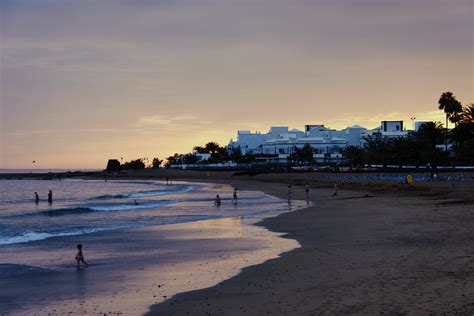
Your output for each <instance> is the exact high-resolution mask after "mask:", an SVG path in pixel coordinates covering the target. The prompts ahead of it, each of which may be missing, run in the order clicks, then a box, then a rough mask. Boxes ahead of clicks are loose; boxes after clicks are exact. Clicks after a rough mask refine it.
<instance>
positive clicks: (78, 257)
mask: <svg viewBox="0 0 474 316" xmlns="http://www.w3.org/2000/svg"><path fill="white" fill-rule="evenodd" d="M75 259H76V262H77V267H78V268H79V267H80V263H81V261H82V263H84V265H85V266H86V267H87V266H88V264H87V262H85V261H84V255H83V254H82V245H81V244H78V245H77V255H76V257H75Z"/></svg>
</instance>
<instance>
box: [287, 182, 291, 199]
mask: <svg viewBox="0 0 474 316" xmlns="http://www.w3.org/2000/svg"><path fill="white" fill-rule="evenodd" d="M286 194H287V195H288V203H291V185H289V186H288V191H287V192H286Z"/></svg>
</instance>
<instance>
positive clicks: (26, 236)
mask: <svg viewBox="0 0 474 316" xmlns="http://www.w3.org/2000/svg"><path fill="white" fill-rule="evenodd" d="M136 227H143V225H121V226H110V227H96V228H86V229H76V230H69V231H62V232H54V233H53V232H51V233H48V232H33V231H25V232H23V233H22V234H21V235H17V236H0V245H11V244H21V243H27V242H31V241H38V240H44V239H48V238H52V237H64V236H77V235H84V234H91V233H98V232H102V231H109V230H117V229H124V228H136Z"/></svg>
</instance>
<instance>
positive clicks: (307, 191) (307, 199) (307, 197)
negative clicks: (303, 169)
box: [304, 185, 309, 204]
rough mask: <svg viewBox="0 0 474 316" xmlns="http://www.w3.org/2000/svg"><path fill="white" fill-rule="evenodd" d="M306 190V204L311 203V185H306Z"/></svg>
mask: <svg viewBox="0 0 474 316" xmlns="http://www.w3.org/2000/svg"><path fill="white" fill-rule="evenodd" d="M304 190H305V192H306V204H309V185H306V187H305V188H304Z"/></svg>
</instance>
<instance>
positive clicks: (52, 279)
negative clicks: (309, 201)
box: [0, 217, 299, 315]
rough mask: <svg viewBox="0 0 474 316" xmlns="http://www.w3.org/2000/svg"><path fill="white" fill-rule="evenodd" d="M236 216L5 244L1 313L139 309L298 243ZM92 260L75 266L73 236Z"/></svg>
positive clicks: (124, 312) (138, 311) (94, 312)
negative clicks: (84, 266) (6, 255)
mask: <svg viewBox="0 0 474 316" xmlns="http://www.w3.org/2000/svg"><path fill="white" fill-rule="evenodd" d="M254 221H255V220H254V219H253V220H242V219H241V218H239V217H234V218H223V219H212V220H204V221H197V222H192V223H183V224H173V225H164V226H157V227H148V228H139V229H127V230H120V231H113V232H101V233H94V234H88V235H83V236H71V237H58V238H50V239H47V240H43V241H37V242H34V243H26V244H15V245H9V246H2V250H3V251H4V252H3V253H4V254H5V253H8V254H9V255H8V258H6V257H5V256H4V255H2V254H1V253H0V262H2V263H4V262H8V263H9V264H0V278H1V279H2V286H1V287H0V307H1V308H0V314H2V315H3V313H7V315H104V314H107V315H110V314H112V315H142V314H144V313H145V312H146V311H147V310H148V308H149V306H150V305H152V304H156V303H159V302H161V301H164V300H165V299H166V298H169V297H171V296H172V295H174V294H176V293H180V292H184V291H189V290H195V289H200V288H206V287H210V286H213V285H215V284H217V283H219V282H221V281H223V280H224V279H228V278H230V277H232V276H234V275H236V274H238V273H239V271H240V268H242V267H245V266H249V265H255V264H259V263H262V262H264V261H265V260H267V259H269V258H276V257H278V256H279V254H280V253H282V252H286V251H289V250H292V249H294V248H297V247H299V244H298V243H297V242H296V241H294V240H289V239H283V238H280V237H279V235H281V234H279V233H273V232H270V231H268V230H267V229H265V228H263V227H260V226H255V225H251V224H252V223H253V222H254ZM78 242H81V243H82V244H84V255H85V259H86V261H87V262H88V263H89V264H90V266H89V267H87V268H81V269H80V270H77V269H76V267H75V262H74V259H73V258H74V255H75V250H74V247H75V244H76V243H78Z"/></svg>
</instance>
